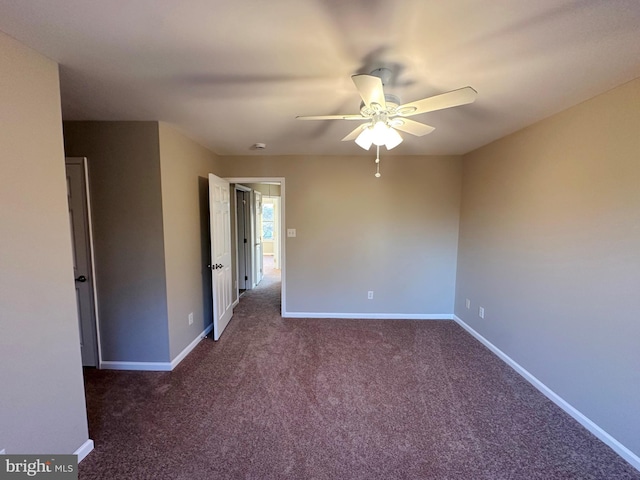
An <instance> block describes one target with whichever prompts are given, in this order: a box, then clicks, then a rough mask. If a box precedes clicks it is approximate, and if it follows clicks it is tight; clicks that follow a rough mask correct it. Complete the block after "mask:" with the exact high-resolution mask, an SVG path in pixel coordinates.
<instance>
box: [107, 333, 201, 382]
mask: <svg viewBox="0 0 640 480" xmlns="http://www.w3.org/2000/svg"><path fill="white" fill-rule="evenodd" d="M211 330H213V324H211V325H209V326H208V327H207V328H205V329H204V330H203V331H202V333H200V334H199V335H198V336H197V337H196V338H195V339H194V340H193V342H191V343H190V344H189V345H187V346H186V347H185V348H184V350H182V351H181V352H180V353H179V354H178V355H177V356H176V358H174V359H173V360H171V361H170V362H118V361H103V362H100V368H101V369H105V370H139V371H147V372H170V371H171V370H173V369H174V368H176V366H177V365H178V364H179V363H180V362H181V361H182V360H184V358H185V357H186V356H187V355H189V353H190V352H191V350H193V349H194V348H195V347H196V345H198V343H200V341H201V340H202V339H203V338H204V337H206V336H207V335H208V334H209V332H211Z"/></svg>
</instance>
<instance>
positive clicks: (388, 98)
mask: <svg viewBox="0 0 640 480" xmlns="http://www.w3.org/2000/svg"><path fill="white" fill-rule="evenodd" d="M384 101H385V103H386V104H387V105H386V108H383V107H382V105H378V104H377V103H372V104H370V105H369V106H367V105H365V103H364V102H361V103H360V114H361V115H363V116H364V117H371V116H373V115H375V114H376V113H382V112H384V113H386V114H387V115H389V116H391V115H395V113H396V110H397V109H398V107H399V106H400V105H401V104H400V99H399V98H398V97H397V96H395V95H391V94H390V93H385V94H384Z"/></svg>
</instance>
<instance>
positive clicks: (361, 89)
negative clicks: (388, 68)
mask: <svg viewBox="0 0 640 480" xmlns="http://www.w3.org/2000/svg"><path fill="white" fill-rule="evenodd" d="M351 79H352V80H353V83H355V85H356V88H357V89H358V93H360V96H361V97H362V101H363V102H364V104H365V105H366V106H367V107H371V104H373V103H376V104H378V105H380V107H382V108H381V109H382V110H385V109H386V108H387V103H386V102H385V101H384V90H383V88H382V80H380V78H378V77H374V76H373V75H353V76H352V77H351Z"/></svg>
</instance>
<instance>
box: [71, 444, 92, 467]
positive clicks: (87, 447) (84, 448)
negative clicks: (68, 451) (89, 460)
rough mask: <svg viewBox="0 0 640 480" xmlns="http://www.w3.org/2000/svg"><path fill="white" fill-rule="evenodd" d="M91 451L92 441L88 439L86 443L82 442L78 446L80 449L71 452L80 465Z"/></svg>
mask: <svg viewBox="0 0 640 480" xmlns="http://www.w3.org/2000/svg"><path fill="white" fill-rule="evenodd" d="M92 450H93V440H91V439H89V440H87V441H86V442H84V443H83V444H82V445H80V448H78V449H77V450H76V451H75V452H73V454H74V455H77V456H78V463H80V462H81V461H82V460H84V458H85V457H86V456H87V455H89V454H90V453H91V451H92Z"/></svg>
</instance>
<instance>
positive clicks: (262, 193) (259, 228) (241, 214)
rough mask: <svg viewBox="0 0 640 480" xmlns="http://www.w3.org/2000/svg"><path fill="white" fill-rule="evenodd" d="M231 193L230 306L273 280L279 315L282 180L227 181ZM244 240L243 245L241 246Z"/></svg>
mask: <svg viewBox="0 0 640 480" xmlns="http://www.w3.org/2000/svg"><path fill="white" fill-rule="evenodd" d="M226 180H228V181H229V183H230V184H231V186H232V189H233V191H234V192H235V194H234V195H232V196H231V198H232V199H233V200H234V204H233V205H232V212H231V218H232V222H233V224H232V226H231V232H232V235H235V237H234V238H233V239H232V244H233V245H235V256H234V258H233V259H232V264H233V266H234V269H235V272H236V278H235V281H234V305H237V303H238V302H239V301H240V297H241V296H242V295H243V294H244V293H245V292H247V291H248V290H252V289H254V288H256V287H257V286H258V285H260V284H261V282H262V281H263V278H264V276H265V275H268V276H269V281H274V279H276V278H277V280H279V282H280V284H281V294H280V295H281V312H284V311H286V309H285V305H286V304H285V299H286V262H285V243H284V238H285V237H284V232H285V228H284V227H285V221H284V215H285V179H284V178H282V177H275V178H274V177H240V178H227V179H226ZM245 240H246V242H245Z"/></svg>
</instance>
